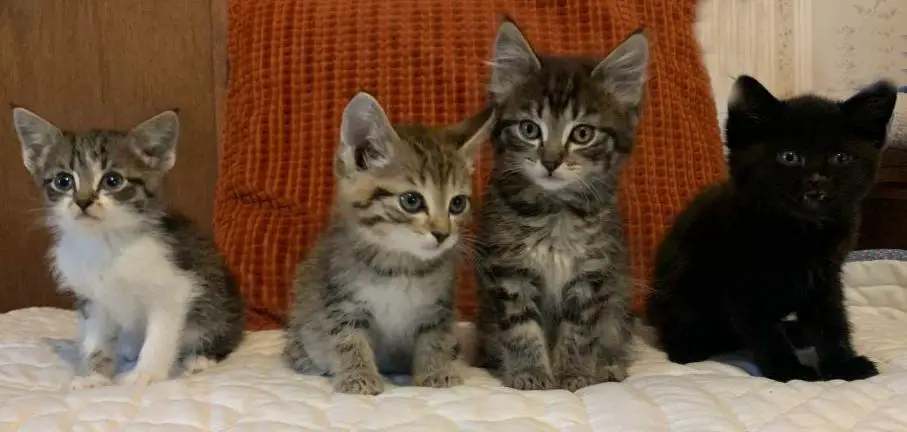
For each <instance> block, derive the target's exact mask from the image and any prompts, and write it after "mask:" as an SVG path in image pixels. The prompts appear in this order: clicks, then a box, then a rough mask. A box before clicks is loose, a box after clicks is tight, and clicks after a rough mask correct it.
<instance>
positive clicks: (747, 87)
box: [727, 75, 781, 123]
mask: <svg viewBox="0 0 907 432" xmlns="http://www.w3.org/2000/svg"><path fill="white" fill-rule="evenodd" d="M780 104H781V102H780V101H779V100H778V98H776V97H775V96H774V95H772V93H771V92H770V91H768V89H766V88H765V86H763V85H762V83H760V82H759V81H757V80H756V79H755V78H753V77H751V76H749V75H740V76H739V77H738V78H737V80H736V81H734V87H733V88H731V96H730V97H729V98H728V102H727V109H728V117H732V116H733V117H737V118H739V119H741V120H744V119H745V120H747V121H748V122H750V123H764V122H765V121H766V120H767V118H768V117H769V116H770V115H771V114H772V112H774V110H775V109H777V107H778V106H779V105H780Z"/></svg>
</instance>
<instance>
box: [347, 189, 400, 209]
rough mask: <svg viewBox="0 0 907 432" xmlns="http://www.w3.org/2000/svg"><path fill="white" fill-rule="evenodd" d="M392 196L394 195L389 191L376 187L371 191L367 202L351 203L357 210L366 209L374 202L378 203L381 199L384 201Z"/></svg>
mask: <svg viewBox="0 0 907 432" xmlns="http://www.w3.org/2000/svg"><path fill="white" fill-rule="evenodd" d="M392 196H394V194H393V193H392V192H390V191H389V190H387V189H384V188H380V187H376V188H375V190H374V191H372V195H371V196H370V197H368V199H367V200H365V201H356V202H354V203H353V207H355V208H358V209H367V208H369V207H371V205H372V203H374V202H375V201H379V200H381V199H384V198H387V197H392Z"/></svg>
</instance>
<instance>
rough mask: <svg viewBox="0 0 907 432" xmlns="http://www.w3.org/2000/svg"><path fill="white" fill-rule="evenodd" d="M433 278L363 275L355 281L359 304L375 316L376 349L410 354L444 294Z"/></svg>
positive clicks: (373, 330) (372, 330) (371, 329)
mask: <svg viewBox="0 0 907 432" xmlns="http://www.w3.org/2000/svg"><path fill="white" fill-rule="evenodd" d="M433 282H434V281H433V280H432V278H431V277H415V276H412V277H407V276H393V277H389V276H379V275H376V274H374V273H371V274H370V273H363V274H362V275H361V276H360V277H359V278H357V280H356V281H355V289H356V294H355V296H354V298H355V299H356V301H359V302H362V303H364V304H365V305H367V308H368V310H369V311H370V312H371V313H372V317H373V320H372V327H371V328H370V331H371V333H372V337H373V338H376V339H377V340H376V342H377V343H376V344H375V347H376V350H380V351H383V352H386V353H389V352H391V351H404V352H409V351H411V345H412V342H413V340H414V337H415V336H416V331H417V330H418V328H419V325H421V324H422V323H423V322H424V321H425V318H426V315H428V314H431V313H432V312H433V310H434V308H435V304H436V303H437V301H438V300H439V298H440V297H441V296H442V295H444V293H443V292H442V291H441V289H439V288H440V286H439V284H437V283H433Z"/></svg>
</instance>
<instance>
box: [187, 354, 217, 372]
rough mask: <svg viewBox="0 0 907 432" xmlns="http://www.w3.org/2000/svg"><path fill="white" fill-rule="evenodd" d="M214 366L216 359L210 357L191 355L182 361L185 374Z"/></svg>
mask: <svg viewBox="0 0 907 432" xmlns="http://www.w3.org/2000/svg"><path fill="white" fill-rule="evenodd" d="M214 366H217V360H214V359H213V358H210V357H195V356H193V357H189V358H187V359H186V360H185V361H183V367H184V368H185V369H186V371H185V375H192V374H197V373H199V372H201V371H203V370H206V369H209V368H212V367H214Z"/></svg>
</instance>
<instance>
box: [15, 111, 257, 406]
mask: <svg viewBox="0 0 907 432" xmlns="http://www.w3.org/2000/svg"><path fill="white" fill-rule="evenodd" d="M13 120H14V123H15V127H16V131H17V133H18V135H19V140H20V142H21V144H22V158H23V160H24V163H25V167H26V168H28V171H29V172H30V173H31V175H32V177H33V179H34V181H35V182H36V183H37V185H38V186H39V187H40V188H41V191H42V193H43V195H44V200H45V202H46V210H47V222H48V225H49V227H50V229H51V231H52V232H53V234H54V238H55V241H54V245H53V246H52V248H51V250H50V258H51V260H52V263H53V270H54V273H55V275H56V278H57V280H58V282H59V284H60V287H61V288H62V289H65V290H68V291H71V292H72V293H73V294H75V297H76V307H77V309H78V311H79V318H80V320H79V346H80V352H81V359H80V362H79V364H78V367H77V371H76V376H75V377H74V378H73V381H72V388H73V389H78V388H83V387H97V386H103V385H108V384H111V382H112V380H113V378H114V375H115V370H116V360H115V359H116V355H117V348H120V349H123V350H129V349H132V350H134V351H138V350H139V348H140V352H139V353H138V360H137V363H136V366H135V368H134V369H133V370H132V371H130V372H128V373H126V374H124V375H123V376H121V377H120V380H119V381H120V382H121V383H124V384H140V383H145V384H147V383H150V382H154V381H159V380H164V379H167V378H168V376H169V373H170V370H171V367H172V366H174V364H175V362H176V361H177V360H179V361H180V363H181V365H182V366H184V367H185V368H186V369H187V370H188V371H189V372H197V371H200V370H201V369H204V368H206V367H208V366H211V365H213V364H214V363H216V362H217V361H220V360H222V359H224V358H225V357H227V356H228V355H229V354H230V353H231V352H232V351H233V350H234V349H235V348H236V346H237V345H238V344H239V342H240V340H241V339H242V336H243V315H242V300H241V299H240V296H239V292H238V290H237V287H236V285H235V283H234V281H233V279H231V276H230V274H229V273H228V271H227V269H226V267H225V265H224V262H223V259H222V258H221V256H220V255H219V254H218V252H217V249H216V248H215V246H214V244H213V242H211V241H209V240H208V239H206V238H203V237H202V236H200V235H199V233H198V232H197V231H196V230H195V229H194V228H193V227H192V226H191V224H190V222H189V221H188V220H186V219H185V218H183V217H181V216H178V215H175V214H173V213H169V212H167V211H166V210H165V208H164V202H163V200H162V199H161V193H162V192H163V181H164V177H165V175H166V173H167V172H168V171H169V170H170V168H171V167H173V164H174V163H175V161H176V141H177V135H178V133H179V120H178V118H177V115H176V113H175V112H173V111H165V112H163V113H161V114H159V115H157V116H155V117H153V118H151V119H149V120H147V121H145V122H144V123H142V124H140V125H138V126H137V127H136V128H134V129H132V130H131V131H129V132H125V133H124V132H117V131H92V132H88V133H83V134H74V133H70V132H63V131H61V130H60V129H58V128H57V127H56V126H54V125H53V124H51V123H50V122H48V121H47V120H44V119H43V118H41V117H39V116H37V115H36V114H34V113H32V112H31V111H28V110H26V109H23V108H15V109H14V110H13ZM121 352H122V351H121Z"/></svg>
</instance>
